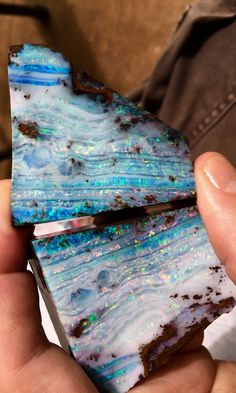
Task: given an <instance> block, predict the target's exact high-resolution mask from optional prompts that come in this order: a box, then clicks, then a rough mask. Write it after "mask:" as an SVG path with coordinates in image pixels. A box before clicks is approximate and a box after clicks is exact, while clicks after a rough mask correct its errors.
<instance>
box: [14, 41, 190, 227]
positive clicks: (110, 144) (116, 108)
mask: <svg viewBox="0 0 236 393" xmlns="http://www.w3.org/2000/svg"><path fill="white" fill-rule="evenodd" d="M72 71H73V70H72V68H71V65H70V63H69V62H68V61H67V60H65V59H64V58H63V56H62V55H61V54H59V53H57V52H53V51H51V50H50V49H48V48H45V47H41V46H34V45H23V46H21V47H12V48H11V50H10V62H9V82H10V96H11V110H12V127H13V147H14V150H13V170H12V177H13V193H12V214H13V220H14V223H15V224H16V225H21V224H25V223H39V222H46V221H55V220H63V219H68V218H74V217H78V216H81V215H90V214H95V213H99V212H103V211H110V210H117V209H122V208H125V207H136V206H144V205H148V204H153V203H161V202H167V201H170V200H175V199H184V198H187V197H188V196H191V195H192V194H193V193H194V179H193V176H192V165H191V163H190V160H189V149H188V146H187V143H186V140H185V139H184V137H183V136H182V135H181V134H180V133H179V132H178V131H176V130H174V129H172V128H171V127H169V126H168V125H166V124H164V123H162V122H161V121H160V120H159V119H157V118H156V117H155V116H153V115H151V114H150V113H148V112H146V111H144V110H143V109H141V108H140V107H138V106H136V105H134V104H133V103H131V102H130V101H128V100H127V99H126V98H124V97H122V96H120V95H119V94H117V93H116V92H113V91H112V90H109V89H108V88H106V87H104V85H103V84H101V83H99V82H97V81H95V80H94V79H92V78H90V77H88V76H87V75H86V74H85V73H81V72H78V73H76V72H75V71H73V76H74V79H73V83H72ZM76 75H77V78H76Z"/></svg>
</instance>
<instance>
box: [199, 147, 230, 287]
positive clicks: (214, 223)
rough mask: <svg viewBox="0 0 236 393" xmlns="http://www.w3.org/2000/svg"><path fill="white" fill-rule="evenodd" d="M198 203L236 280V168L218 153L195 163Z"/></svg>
mask: <svg viewBox="0 0 236 393" xmlns="http://www.w3.org/2000/svg"><path fill="white" fill-rule="evenodd" d="M195 176H196V182H197V200H198V206H199V210H200V213H201V216H202V218H203V221H204V223H205V226H206V229H207V232H208V234H209V238H210V240H211V242H212V244H213V246H214V249H215V251H216V253H217V255H218V257H219V258H220V259H221V261H222V262H223V263H224V264H225V265H226V270H227V273H228V275H229V276H230V278H231V279H232V280H233V281H234V282H235V283H236V170H235V169H234V168H233V166H232V165H231V164H230V163H229V162H228V161H227V160H226V159H225V158H224V157H223V156H222V155H220V154H218V153H206V154H203V155H202V156H200V157H199V158H198V159H197V160H196V163H195Z"/></svg>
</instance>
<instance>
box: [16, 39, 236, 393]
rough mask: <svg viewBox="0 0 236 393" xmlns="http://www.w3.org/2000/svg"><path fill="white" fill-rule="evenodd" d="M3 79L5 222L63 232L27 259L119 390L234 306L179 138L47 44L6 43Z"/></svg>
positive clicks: (81, 345)
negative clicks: (9, 167)
mask: <svg viewBox="0 0 236 393" xmlns="http://www.w3.org/2000/svg"><path fill="white" fill-rule="evenodd" d="M9 81H10V93H11V108H12V127H13V182H12V217H13V223H14V225H16V226H17V225H26V224H37V225H38V227H39V224H43V225H46V226H48V225H51V226H50V228H52V227H53V228H59V230H58V229H54V230H53V231H54V232H53V233H50V234H48V235H41V236H38V237H36V238H34V240H33V241H32V247H33V251H34V255H35V258H34V259H32V261H31V265H32V268H33V270H34V273H35V276H36V278H37V281H38V285H39V287H40V289H41V292H42V294H43V297H44V299H45V302H46V304H47V306H48V309H49V312H50V314H51V317H52V320H53V322H54V325H55V328H56V330H57V333H58V336H59V339H60V341H61V344H62V346H63V347H64V348H65V349H66V350H67V351H68V352H69V353H71V354H72V356H73V357H74V358H75V359H76V360H77V361H78V362H79V364H80V365H81V366H82V367H83V368H84V369H85V371H86V372H87V373H88V375H89V376H90V377H91V379H92V380H93V381H94V383H95V385H96V386H97V387H98V389H99V391H100V392H101V393H125V392H128V391H129V390H130V389H131V388H132V387H133V386H135V385H136V384H137V383H138V382H139V381H140V380H141V379H142V378H145V377H146V376H147V375H149V373H150V372H151V371H152V370H154V369H156V368H157V367H159V366H161V365H162V364H163V363H165V362H166V361H168V359H169V358H170V357H171V356H172V355H173V354H174V353H175V352H176V351H177V350H178V349H179V348H180V347H181V346H183V345H184V344H186V343H187V342H188V341H189V340H190V339H191V338H192V337H193V336H194V335H195V334H197V333H198V332H199V331H200V330H202V329H203V328H205V327H206V326H207V325H208V324H209V323H211V322H212V321H213V320H214V319H215V318H217V317H218V316H219V315H220V314H222V313H224V312H228V311H230V310H231V309H232V307H233V306H234V305H235V298H236V290H235V286H234V285H233V283H232V282H231V281H230V280H229V278H228V277H227V276H226V273H225V270H224V266H222V265H221V264H220V262H219V261H218V259H217V257H216V255H215V254H214V251H213V249H212V246H211V244H210V242H209V240H208V237H207V233H206V231H205V229H204V226H203V223H202V221H201V218H200V215H199V213H198V210H197V208H196V206H195V199H194V195H195V185H194V177H193V170H192V164H191V161H190V158H189V149H188V145H187V142H186V140H185V138H184V137H183V136H182V135H181V134H180V133H179V132H178V131H176V130H174V129H172V128H171V127H169V126H167V125H166V124H164V123H162V122H161V121H160V120H159V119H157V118H156V117H155V116H153V115H151V114H150V113H148V112H146V111H144V110H143V109H141V108H139V107H137V106H136V105H134V104H132V103H131V102H129V101H128V100H127V99H126V98H124V97H122V96H120V95H119V94H118V93H116V92H113V91H112V90H110V89H109V88H107V87H105V86H104V85H103V84H102V83H100V82H97V81H96V80H94V79H93V78H91V77H89V76H88V75H87V74H85V73H83V72H81V71H77V70H76V69H75V68H74V67H72V66H71V64H70V63H69V62H68V61H67V60H66V59H65V58H64V57H63V56H62V55H61V54H59V53H57V52H54V51H52V50H50V49H48V48H46V47H42V46H35V45H22V46H14V47H12V48H11V49H10V54H9ZM153 205H154V206H153ZM163 206H165V209H162V207H163ZM159 208H161V209H160V210H158V209H159ZM143 213H145V214H143ZM117 214H118V220H117ZM82 216H85V217H84V221H82V220H81V219H80V220H79V221H78V218H80V217H82ZM87 216H90V217H89V218H88V217H87ZM91 216H94V217H91ZM115 217H116V218H115ZM131 218H132V219H131ZM72 219H73V220H72ZM63 220H66V222H64V221H63ZM62 221H63V222H62ZM120 221H121V222H120ZM86 222H87V225H88V222H89V223H90V224H91V225H90V227H89V228H86V227H84V228H82V227H81V225H86ZM119 222H120V223H119ZM45 223H46V224H45ZM48 223H50V224H48ZM83 223H84V224H83ZM63 225H64V226H63ZM58 231H59V233H57V232H58Z"/></svg>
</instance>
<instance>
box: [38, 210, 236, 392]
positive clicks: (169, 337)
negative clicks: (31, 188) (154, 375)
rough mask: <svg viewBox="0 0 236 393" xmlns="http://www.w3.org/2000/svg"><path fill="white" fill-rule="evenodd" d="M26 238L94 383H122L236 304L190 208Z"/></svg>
mask: <svg viewBox="0 0 236 393" xmlns="http://www.w3.org/2000/svg"><path fill="white" fill-rule="evenodd" d="M33 247H34V250H35V253H36V255H37V258H38V261H37V262H36V261H35V262H33V268H34V270H35V272H36V276H38V279H39V282H41V283H40V285H41V288H42V291H43V293H44V295H45V296H46V297H47V296H48V295H49V294H50V296H51V297H52V300H53V303H54V304H55V306H56V309H57V313H58V317H59V320H60V323H61V325H62V326H63V329H64V334H65V336H66V337H65V338H66V340H63V338H62V342H63V341H65V342H66V341H67V342H68V345H69V349H70V350H71V352H72V353H73V356H74V358H75V359H76V360H77V361H78V362H79V363H80V364H81V365H82V367H83V368H84V369H85V371H86V372H87V373H88V375H89V376H90V377H91V378H92V380H93V381H94V383H95V384H96V385H97V387H98V389H99V391H100V392H112V393H118V392H119V393H121V392H122V393H123V392H127V391H129V389H130V388H132V387H133V386H134V385H135V384H136V383H137V382H138V381H139V380H140V379H141V378H143V377H145V376H147V375H148V374H149V372H150V371H152V370H153V369H155V368H157V367H158V366H160V365H161V364H163V363H164V362H166V361H167V360H168V358H169V357H170V356H172V355H173V353H174V352H175V351H176V350H177V349H178V348H180V347H181V345H183V343H186V342H187V341H189V340H190V339H191V338H192V337H193V335H194V334H196V333H198V332H199V331H200V330H201V329H203V328H205V327H206V326H207V325H208V324H209V323H210V322H212V321H213V320H214V319H215V318H216V317H218V316H219V315H220V314H221V313H223V312H227V311H230V310H231V308H232V307H233V305H234V304H235V300H234V296H235V295H236V290H235V286H234V284H233V283H231V282H230V281H229V279H228V278H227V277H226V274H225V270H224V267H223V266H221V265H220V263H219V261H218V260H217V258H216V256H215V254H214V251H213V249H212V247H211V245H210V243H209V240H208V238H207V234H206V231H205V229H204V227H203V224H202V221H201V218H200V216H199V214H198V212H197V210H196V208H195V207H192V208H187V209H181V210H179V211H176V212H171V213H163V214H161V215H159V216H156V217H150V218H147V219H141V220H138V221H134V222H133V223H125V224H121V225H118V226H110V227H106V228H105V229H94V230H87V231H84V232H77V233H73V234H67V235H61V236H56V237H52V238H48V239H36V240H34V241H33ZM40 277H43V278H44V279H43V282H42V281H41V278H40ZM58 329H59V324H58ZM58 333H59V336H61V333H60V331H58Z"/></svg>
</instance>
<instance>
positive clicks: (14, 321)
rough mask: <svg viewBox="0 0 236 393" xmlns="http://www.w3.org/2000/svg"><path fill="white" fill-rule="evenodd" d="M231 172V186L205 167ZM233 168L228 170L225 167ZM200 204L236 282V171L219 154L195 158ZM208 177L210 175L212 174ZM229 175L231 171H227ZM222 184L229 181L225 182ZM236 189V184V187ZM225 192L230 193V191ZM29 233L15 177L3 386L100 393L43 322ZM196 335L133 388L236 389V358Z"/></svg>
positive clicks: (1, 239) (6, 188) (140, 392)
mask: <svg viewBox="0 0 236 393" xmlns="http://www.w3.org/2000/svg"><path fill="white" fill-rule="evenodd" d="M219 158H220V159H221V160H222V162H221V163H220V164H221V165H220V167H221V168H219V170H222V168H223V170H224V171H226V169H227V170H228V172H227V173H229V172H230V179H231V180H232V179H234V181H235V187H234V182H231V183H230V184H231V185H230V187H225V186H224V185H223V189H222V187H218V186H217V187H216V185H213V184H212V183H211V182H210V181H209V178H208V177H207V175H206V173H207V172H206V167H207V166H209V162H210V164H212V162H213V164H214V163H216V164H217V165H218V166H219ZM225 173H226V172H225ZM195 175H196V181H197V191H198V206H199V209H200V213H201V215H202V218H203V220H204V223H205V225H206V228H207V231H208V234H209V237H210V240H211V242H212V244H213V246H214V248H215V251H216V253H217V255H218V257H219V258H220V259H221V261H222V263H224V264H225V266H226V270H227V273H228V275H229V276H230V278H231V279H232V280H233V281H234V282H235V283H236V170H235V169H234V168H233V167H231V166H230V164H229V163H227V161H226V160H225V159H224V158H223V157H222V156H219V154H217V153H206V154H204V155H202V156H201V157H200V158H198V160H197V161H196V164H195ZM208 175H209V174H208ZM226 178H227V176H226ZM221 183H222V182H221ZM234 188H235V190H234ZM225 190H226V191H225ZM31 235H32V234H31V233H30V231H28V230H27V231H26V230H22V229H14V228H13V227H12V225H11V219H10V181H9V180H4V181H1V182H0V315H1V323H0V337H1V343H0V392H1V393H9V392H11V393H39V392H40V393H41V392H43V393H68V392H70V393H95V392H97V390H96V388H95V387H94V386H93V384H92V383H91V381H90V380H89V379H88V377H87V376H86V375H85V373H84V372H83V370H82V369H81V368H80V367H79V366H78V364H77V363H76V362H75V361H74V360H72V359H71V358H70V357H69V356H68V355H67V354H66V353H65V352H64V351H63V350H62V349H61V348H59V347H57V346H56V345H54V344H51V343H50V342H48V340H47V338H46V336H45V334H44V332H43V329H42V326H41V316H40V311H39V303H38V295H37V288H36V283H35V280H34V277H33V275H32V274H31V273H30V272H27V271H26V264H27V262H26V261H27V256H28V251H29V250H28V247H29V239H30V236H31ZM202 337H203V336H202V335H200V336H198V337H196V338H195V339H194V340H193V341H192V342H191V343H190V344H188V346H186V347H185V348H184V349H182V351H181V352H180V353H178V354H177V355H176V356H175V357H174V358H173V359H172V360H171V361H170V362H169V363H168V364H167V365H166V366H164V367H162V368H160V369H159V370H158V371H157V372H156V373H154V374H153V375H152V376H151V377H150V378H149V379H147V380H145V381H144V382H143V383H142V384H141V385H139V386H137V387H135V388H134V389H133V390H132V392H133V393H154V392H155V393H156V392H158V393H189V392H191V393H210V392H211V393H231V392H232V393H233V392H236V364H234V363H230V362H220V361H213V359H212V358H211V356H210V354H209V353H208V351H207V350H206V349H205V348H203V347H202V346H201V342H202Z"/></svg>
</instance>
